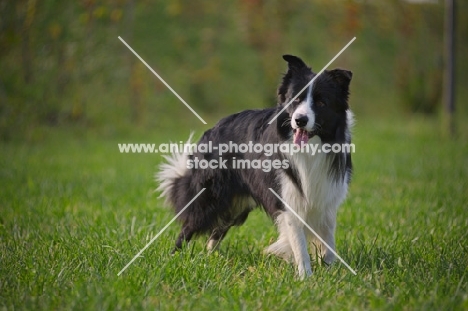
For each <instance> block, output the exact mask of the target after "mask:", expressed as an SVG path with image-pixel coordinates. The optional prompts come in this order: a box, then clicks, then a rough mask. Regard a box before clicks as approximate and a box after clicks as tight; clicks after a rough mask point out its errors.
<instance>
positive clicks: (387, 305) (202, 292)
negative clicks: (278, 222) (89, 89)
mask: <svg viewBox="0 0 468 311" xmlns="http://www.w3.org/2000/svg"><path fill="white" fill-rule="evenodd" d="M437 124H438V122H437V120H434V119H424V118H416V119H401V120H398V121H395V120H391V121H385V122H383V121H381V120H379V121H372V119H365V118H361V119H360V120H359V123H358V124H357V127H356V129H355V143H356V153H355V155H354V163H355V174H354V176H353V182H352V184H351V188H350V193H349V197H348V199H347V201H346V202H345V204H344V205H343V206H342V207H341V209H340V211H339V215H338V219H339V222H338V224H339V226H338V231H337V247H338V249H337V251H338V253H339V254H340V255H341V256H342V257H343V258H344V259H345V260H346V261H347V262H348V263H349V264H350V265H351V267H353V268H354V269H356V270H357V273H358V274H357V276H354V275H352V274H351V273H350V272H349V271H348V270H347V269H346V268H345V267H344V266H342V265H341V264H340V263H339V262H336V263H335V264H333V265H332V266H331V267H330V268H326V267H323V266H321V265H319V264H314V267H313V268H314V275H313V276H312V277H311V278H309V279H307V280H305V281H304V282H301V281H299V280H297V279H296V278H295V275H294V268H293V266H291V265H289V264H287V263H285V262H283V261H281V260H279V259H276V258H274V257H266V256H264V255H263V254H262V249H263V248H265V247H266V246H267V245H269V243H271V242H273V241H274V239H275V237H276V232H275V229H274V226H273V224H272V223H271V221H270V220H269V219H267V217H266V216H265V215H264V214H263V213H261V212H259V211H257V212H255V213H253V214H252V215H251V216H250V217H249V219H248V221H247V222H246V224H245V225H244V226H242V227H240V228H234V229H233V230H232V231H231V232H230V233H229V235H228V236H227V238H226V240H225V241H224V242H223V244H222V246H221V250H220V252H219V253H213V254H207V252H206V251H205V250H204V247H205V243H206V239H203V238H200V239H197V240H196V241H194V242H193V243H191V244H189V245H188V247H187V248H186V249H185V250H184V251H182V252H179V253H177V254H176V255H175V256H171V255H170V251H171V249H172V246H173V243H174V239H175V237H176V235H177V233H178V229H179V225H178V224H176V223H174V224H173V225H171V226H170V227H169V228H168V230H167V231H165V232H164V234H163V235H162V236H161V237H160V238H159V239H157V240H156V241H155V242H154V243H153V244H152V245H151V246H150V247H149V248H148V249H147V250H146V251H145V252H144V253H143V254H142V256H141V257H140V258H138V259H137V260H136V261H135V262H134V263H133V264H132V265H131V266H130V267H129V268H128V269H127V270H126V271H125V272H124V273H123V274H122V275H121V276H120V277H118V276H117V273H118V272H119V271H120V270H121V269H122V268H123V267H124V266H125V265H126V264H127V263H128V262H129V260H130V259H131V258H132V257H133V256H134V255H135V254H136V253H137V252H138V251H139V250H140V249H141V248H142V247H143V246H144V245H145V244H146V243H148V242H149V241H150V240H151V238H152V237H153V236H155V234H157V233H158V232H159V230H160V229H161V228H162V227H164V225H165V224H167V222H168V221H169V220H170V219H171V218H172V217H173V215H174V214H173V213H172V212H171V211H170V210H169V209H167V208H164V207H163V206H162V205H161V203H162V202H161V201H160V200H159V199H157V196H158V194H157V193H154V191H153V189H154V188H155V187H156V184H155V183H154V181H153V174H154V171H155V164H157V163H158V161H159V160H160V159H161V158H160V157H159V156H155V155H152V154H120V153H119V152H118V148H117V144H118V143H122V142H153V143H166V142H167V137H166V136H167V132H166V133H161V134H157V133H155V132H153V133H146V135H141V133H133V134H132V135H128V134H127V135H120V138H119V139H115V138H114V139H102V138H92V137H91V139H90V138H86V137H79V136H72V135H70V134H65V133H63V132H58V131H54V132H53V133H51V134H50V135H49V139H48V140H47V142H44V143H33V144H25V143H17V142H11V143H1V144H0V149H1V150H2V157H0V189H2V191H0V202H1V203H0V209H1V211H2V213H1V214H0V262H1V265H0V309H7V310H10V309H14V310H70V309H79V310H99V309H102V310H147V309H163V310H176V309H177V310H180V309H194V310H232V309H239V310H245V309H247V310H368V309H378V310H415V309H417V310H465V309H466V308H467V307H468V295H467V293H468V285H467V284H468V283H467V277H468V275H467V269H466V267H467V265H468V249H467V247H466V243H465V240H466V228H467V226H468V222H467V219H468V215H467V210H466V202H467V194H466V188H467V186H468V185H467V181H468V163H467V157H466V154H467V153H468V144H467V140H466V137H462V138H460V139H457V140H446V139H444V138H443V136H442V135H440V134H437V133H436V132H435V131H434V128H437V126H438V125H437ZM464 124H467V123H466V122H465V123H464ZM177 129H178V130H177ZM465 130H466V126H465ZM188 131H189V130H188V128H182V129H181V128H180V126H174V127H173V130H172V128H171V130H170V132H171V133H172V135H173V136H171V139H173V140H177V139H184V138H186V136H187V133H188ZM465 132H466V133H468V131H465ZM136 137H137V138H136Z"/></svg>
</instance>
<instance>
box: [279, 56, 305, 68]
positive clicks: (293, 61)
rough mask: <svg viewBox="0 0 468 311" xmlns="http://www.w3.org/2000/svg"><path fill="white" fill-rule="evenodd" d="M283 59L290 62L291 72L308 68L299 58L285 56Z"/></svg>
mask: <svg viewBox="0 0 468 311" xmlns="http://www.w3.org/2000/svg"><path fill="white" fill-rule="evenodd" d="M283 59H284V60H285V61H287V62H288V67H289V70H292V71H297V70H299V69H303V68H307V65H306V64H305V63H304V62H303V61H302V59H300V58H299V57H297V56H293V55H283Z"/></svg>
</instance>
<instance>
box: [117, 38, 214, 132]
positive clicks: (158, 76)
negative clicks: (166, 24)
mask: <svg viewBox="0 0 468 311" xmlns="http://www.w3.org/2000/svg"><path fill="white" fill-rule="evenodd" d="M119 39H120V41H122V43H123V44H125V46H126V47H127V48H128V49H129V50H130V51H132V53H133V54H135V56H136V57H138V59H139V60H140V61H141V62H142V63H143V64H145V66H146V67H148V69H149V70H150V71H151V72H152V73H153V74H154V75H155V76H156V77H157V78H158V79H159V80H161V82H162V83H163V84H164V85H165V86H166V87H167V88H168V89H169V90H170V91H171V92H172V93H174V95H175V96H176V97H177V98H178V99H179V100H180V101H181V102H182V103H183V104H184V105H185V106H187V108H188V109H190V111H191V112H192V113H193V114H194V115H196V116H197V118H198V119H200V121H202V122H203V124H206V122H205V120H203V119H202V117H200V116H199V115H198V113H196V112H195V110H193V109H192V107H190V105H189V104H187V103H186V102H185V100H184V99H183V98H182V97H180V96H179V94H177V93H176V91H174V90H173V89H172V87H171V86H170V85H169V84H167V83H166V81H164V79H163V78H161V76H160V75H158V74H157V73H156V71H154V70H153V68H151V67H150V66H149V65H148V64H147V63H146V62H145V61H144V60H143V58H141V57H140V55H138V54H137V52H135V51H134V50H133V49H132V48H131V47H130V45H128V44H127V42H125V40H124V39H122V38H121V37H120V36H119Z"/></svg>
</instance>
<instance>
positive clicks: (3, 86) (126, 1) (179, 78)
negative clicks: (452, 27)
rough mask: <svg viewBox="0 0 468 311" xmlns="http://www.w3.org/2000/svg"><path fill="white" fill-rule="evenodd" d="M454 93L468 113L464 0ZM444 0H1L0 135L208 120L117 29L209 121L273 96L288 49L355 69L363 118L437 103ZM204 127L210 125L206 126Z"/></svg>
mask: <svg viewBox="0 0 468 311" xmlns="http://www.w3.org/2000/svg"><path fill="white" fill-rule="evenodd" d="M456 15H457V20H456V21H457V23H456V30H457V33H456V40H457V41H456V55H457V63H456V87H455V90H456V97H455V98H456V102H457V114H458V116H459V117H460V116H462V117H463V116H466V114H467V109H466V108H465V106H466V105H465V101H464V100H463V99H466V98H467V90H466V88H465V87H463V86H466V85H467V83H468V74H467V73H468V68H467V66H468V65H467V62H465V61H464V56H465V55H467V54H468V19H467V18H466V16H468V2H467V1H458V3H457V13H456ZM443 29H444V2H443V1H432V2H431V3H414V2H412V3H410V2H408V1H403V0H388V1H365V0H361V1H357V0H355V1H351V0H348V1H346V0H316V1H305V0H289V1H279V0H271V1H266V0H237V1H208V0H206V1H181V0H173V1H162V0H154V1H149V0H142V1H136V0H115V1H111V0H77V1H61V0H42V1H37V0H16V1H10V0H6V1H5V0H0V72H1V74H0V140H4V141H5V140H7V141H8V140H18V139H20V140H23V139H26V140H41V139H43V137H44V133H46V132H47V131H50V130H51V129H52V130H54V129H56V128H58V129H70V128H73V129H79V130H80V131H81V130H84V131H86V132H93V133H94V132H95V133H97V134H98V135H111V136H115V135H121V134H122V133H125V132H126V131H128V130H129V129H134V128H136V129H141V130H143V131H148V130H164V129H170V128H174V127H175V126H177V125H180V124H181V123H183V124H184V125H192V124H193V125H194V126H197V127H198V128H200V127H201V123H199V120H198V119H197V118H196V117H195V116H193V115H192V114H191V112H190V111H189V110H187V108H186V107H184V106H183V104H181V103H180V102H179V101H178V99H177V98H175V97H174V96H173V94H171V93H170V91H169V90H167V89H166V87H165V86H164V85H163V84H162V83H160V82H159V81H158V80H157V79H156V77H154V76H153V74H152V73H151V72H150V71H149V70H148V69H147V68H146V67H145V66H144V65H143V64H142V63H141V62H140V61H139V60H138V59H137V58H136V57H135V56H134V55H133V54H132V53H131V52H130V51H129V50H128V49H127V48H126V47H125V46H124V45H123V44H122V43H121V42H120V41H119V40H118V36H121V37H122V38H123V39H124V40H125V41H126V42H127V43H129V44H130V45H131V46H132V47H133V48H134V50H135V51H136V52H137V53H139V54H140V56H141V57H142V58H143V59H145V60H146V62H147V63H148V64H149V65H150V66H151V67H152V68H153V69H155V70H156V72H158V73H159V74H160V75H161V76H162V77H163V78H164V79H165V80H166V81H167V82H168V83H169V84H170V85H171V86H172V87H173V88H174V89H175V90H176V91H177V92H178V93H179V94H180V95H181V96H182V97H183V98H184V99H185V100H186V101H187V102H188V103H189V104H190V105H191V106H192V107H193V108H194V109H195V110H196V111H197V112H198V113H199V114H200V115H201V116H202V117H203V118H204V119H205V120H206V121H207V122H208V126H212V125H213V124H214V122H215V121H216V120H217V119H218V118H219V117H220V116H224V115H227V114H230V113H233V112H236V111H240V110H243V109H249V108H261V107H268V106H273V105H275V91H276V87H277V85H278V83H279V81H280V79H281V74H282V73H284V72H285V69H286V63H285V62H284V61H283V60H282V58H281V55H282V54H286V53H289V54H295V55H298V56H300V57H301V58H303V59H304V60H305V61H306V62H307V63H308V64H310V65H312V68H313V69H314V70H315V71H319V70H320V69H321V68H322V67H323V66H324V65H325V64H326V63H327V62H328V61H329V60H330V59H331V58H332V57H333V56H334V55H335V54H336V53H337V52H338V51H339V50H340V49H341V48H342V47H343V46H344V45H345V44H346V43H347V42H348V41H349V40H350V39H351V38H352V37H354V36H356V37H357V40H356V41H355V42H354V43H353V44H352V45H351V46H350V48H349V49H348V50H347V51H346V52H345V53H344V54H342V56H340V57H339V58H338V59H337V61H336V62H335V63H334V64H332V66H331V68H335V67H344V68H347V69H349V70H352V71H353V72H354V78H353V81H352V86H351V90H352V96H351V106H352V108H353V110H354V111H355V113H356V114H358V116H359V118H366V117H368V116H369V117H372V118H387V119H391V118H394V117H395V116H398V115H405V116H410V117H411V116H414V115H415V114H417V115H421V114H424V115H428V116H433V117H434V118H438V117H439V116H440V114H441V110H442V92H443V90H442V69H443V65H444V62H443V40H444V38H443ZM205 127H206V126H205Z"/></svg>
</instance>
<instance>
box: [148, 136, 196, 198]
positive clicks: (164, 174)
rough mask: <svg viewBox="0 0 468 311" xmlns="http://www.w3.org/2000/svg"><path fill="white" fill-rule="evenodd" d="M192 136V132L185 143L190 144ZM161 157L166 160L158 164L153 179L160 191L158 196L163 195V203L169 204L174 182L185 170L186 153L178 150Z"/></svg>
mask: <svg viewBox="0 0 468 311" xmlns="http://www.w3.org/2000/svg"><path fill="white" fill-rule="evenodd" d="M192 137H193V133H190V137H189V138H188V140H187V143H186V144H192V142H191V141H192ZM163 157H164V159H165V160H166V162H165V163H162V164H161V165H159V170H158V172H157V173H156V174H155V179H156V181H157V182H158V183H159V186H158V188H157V189H156V191H161V195H160V196H159V197H160V198H162V197H163V198H164V199H165V200H164V203H165V204H166V205H169V203H170V201H171V193H172V189H173V187H174V184H175V182H176V181H177V179H179V178H181V177H182V176H184V175H185V173H186V171H187V159H188V153H184V150H179V152H174V153H172V154H171V155H166V156H163Z"/></svg>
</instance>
